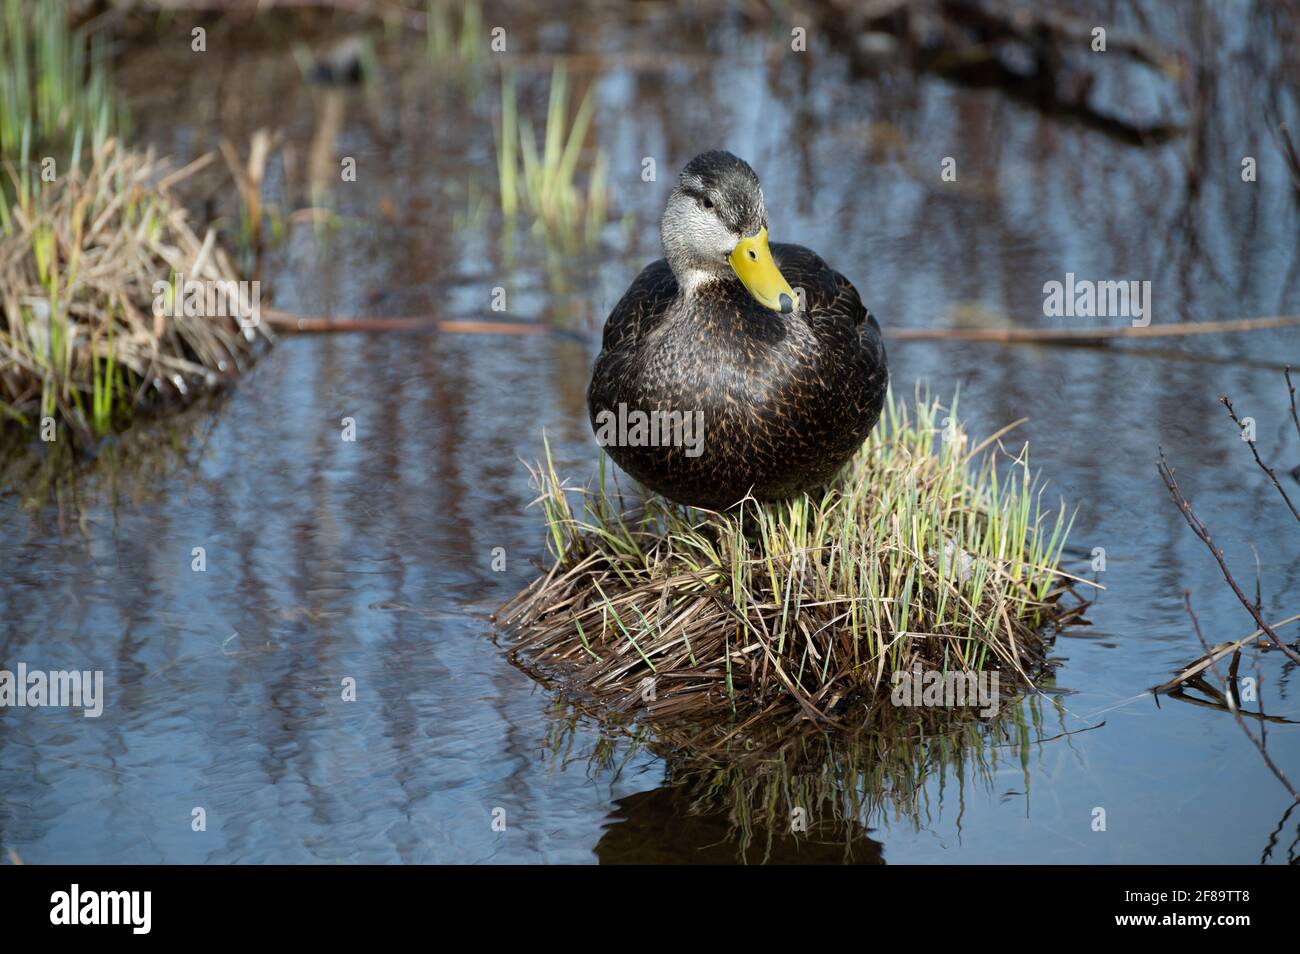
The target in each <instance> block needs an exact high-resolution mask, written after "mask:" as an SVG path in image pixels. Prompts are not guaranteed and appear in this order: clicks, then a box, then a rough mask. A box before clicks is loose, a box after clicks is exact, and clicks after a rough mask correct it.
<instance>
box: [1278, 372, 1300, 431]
mask: <svg viewBox="0 0 1300 954" xmlns="http://www.w3.org/2000/svg"><path fill="white" fill-rule="evenodd" d="M1282 373H1283V374H1284V375H1286V389H1287V393H1288V395H1289V396H1290V398H1291V422H1292V423H1293V424H1295V432H1296V433H1297V434H1300V416H1297V415H1296V410H1295V384H1294V383H1293V382H1292V381H1291V365H1289V364H1288V365H1287V366H1286V370H1285V371H1283V372H1282Z"/></svg>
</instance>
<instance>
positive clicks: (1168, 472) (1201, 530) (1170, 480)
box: [1157, 448, 1300, 665]
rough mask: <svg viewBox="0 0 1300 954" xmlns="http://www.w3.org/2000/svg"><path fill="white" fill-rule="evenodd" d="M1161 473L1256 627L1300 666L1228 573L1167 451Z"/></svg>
mask: <svg viewBox="0 0 1300 954" xmlns="http://www.w3.org/2000/svg"><path fill="white" fill-rule="evenodd" d="M1157 470H1159V471H1160V477H1161V479H1162V480H1164V482H1165V486H1166V487H1167V488H1168V489H1169V494H1170V496H1172V497H1173V498H1174V502H1175V503H1176V504H1178V509H1179V511H1180V512H1181V513H1182V515H1183V519H1184V520H1186V521H1187V525H1188V526H1189V527H1191V528H1192V532H1193V533H1195V534H1196V535H1197V536H1198V537H1200V538H1201V542H1202V543H1204V544H1205V545H1206V546H1207V547H1208V548H1209V550H1210V553H1211V554H1213V555H1214V559H1215V560H1216V561H1217V562H1218V564H1219V569H1220V570H1222V571H1223V578H1224V579H1225V580H1227V581H1228V585H1229V586H1230V587H1232V592H1233V593H1235V594H1237V599H1238V600H1240V601H1241V605H1242V606H1244V607H1246V609H1247V610H1248V611H1249V613H1250V615H1251V616H1253V617H1254V618H1255V625H1256V626H1258V627H1259V628H1260V630H1261V631H1263V633H1264V635H1265V636H1267V637H1268V638H1269V639H1270V640H1271V641H1272V643H1273V645H1274V646H1276V647H1277V648H1278V649H1280V650H1282V652H1283V653H1284V654H1286V657H1287V658H1288V659H1290V660H1291V661H1292V662H1294V663H1296V664H1297V665H1300V654H1297V653H1296V651H1295V650H1293V649H1292V648H1291V647H1290V646H1288V645H1287V644H1286V643H1284V642H1282V639H1281V637H1279V636H1278V634H1277V633H1276V632H1275V631H1274V629H1273V627H1272V626H1269V625H1268V623H1266V622H1264V617H1263V616H1262V615H1261V614H1260V611H1259V609H1258V608H1257V607H1256V606H1255V604H1253V603H1252V602H1251V601H1250V600H1249V599H1247V598H1246V594H1245V593H1243V592H1242V591H1241V587H1240V586H1238V585H1237V581H1236V579H1234V578H1233V576H1232V571H1231V570H1229V569H1228V564H1227V561H1226V560H1224V558H1223V551H1222V550H1220V549H1219V548H1218V547H1217V546H1215V544H1214V540H1213V538H1211V536H1210V532H1209V530H1208V529H1206V526H1205V524H1204V523H1202V522H1201V518H1200V517H1198V516H1197V515H1196V513H1195V511H1193V510H1192V505H1191V503H1189V502H1188V500H1187V498H1186V497H1184V496H1183V492H1182V491H1181V490H1180V489H1179V487H1178V481H1177V480H1175V479H1174V470H1173V468H1172V467H1170V466H1169V462H1168V461H1167V460H1165V451H1164V448H1161V449H1160V462H1159V464H1157Z"/></svg>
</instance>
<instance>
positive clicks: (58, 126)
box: [0, 0, 126, 160]
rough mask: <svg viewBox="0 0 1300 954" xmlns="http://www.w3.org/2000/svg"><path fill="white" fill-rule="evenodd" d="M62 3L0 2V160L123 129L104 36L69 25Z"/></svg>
mask: <svg viewBox="0 0 1300 954" xmlns="http://www.w3.org/2000/svg"><path fill="white" fill-rule="evenodd" d="M67 13H68V11H67V4H66V3H64V2H63V0H41V2H31V0H3V7H0V159H9V160H12V159H14V157H16V156H18V155H19V153H20V152H22V153H24V154H31V150H35V149H38V148H39V149H47V148H51V149H58V148H60V147H68V146H71V145H72V144H73V140H74V139H77V138H78V137H81V136H84V135H87V134H88V135H89V137H90V140H91V143H92V144H93V145H98V144H100V143H102V142H103V141H104V140H105V139H106V138H107V137H108V136H109V135H111V134H113V133H115V132H120V131H121V130H122V129H124V128H125V126H126V112H125V108H124V107H123V106H121V105H120V104H118V103H117V101H116V99H115V97H114V94H113V89H112V83H111V78H110V74H109V68H108V57H107V55H106V52H105V46H104V40H103V37H102V36H101V35H100V34H98V33H90V34H88V33H87V32H86V31H84V30H69V29H68V25H67V23H68V20H67Z"/></svg>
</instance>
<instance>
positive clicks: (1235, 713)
mask: <svg viewBox="0 0 1300 954" xmlns="http://www.w3.org/2000/svg"><path fill="white" fill-rule="evenodd" d="M1183 605H1184V606H1186V607H1187V615H1188V616H1190V617H1191V618H1192V628H1193V629H1195V630H1196V638H1197V639H1199V640H1200V641H1201V645H1202V646H1204V647H1205V652H1206V654H1207V655H1211V656H1212V655H1213V654H1212V653H1211V651H1210V644H1209V642H1208V641H1206V639H1205V634H1204V633H1202V632H1201V621H1200V619H1198V618H1197V616H1196V611H1195V610H1194V609H1192V594H1191V592H1190V591H1189V592H1185V593H1183ZM1210 667H1211V668H1212V669H1213V670H1214V674H1215V675H1216V676H1218V677H1219V678H1220V679H1223V674H1222V673H1220V672H1219V664H1218V662H1216V661H1214V660H1213V659H1211V662H1210ZM1224 686H1225V687H1228V686H1229V684H1228V683H1227V682H1224ZM1228 691H1229V693H1231V696H1230V698H1232V699H1234V700H1235V699H1236V698H1237V694H1236V690H1235V688H1232V687H1229V688H1228ZM1228 711H1230V712H1231V713H1232V717H1233V718H1234V719H1236V720H1237V725H1239V726H1241V731H1242V732H1245V733H1246V738H1248V739H1250V742H1251V744H1252V745H1254V746H1255V748H1256V749H1258V750H1259V754H1260V756H1261V757H1262V758H1263V759H1264V764H1265V765H1267V766H1268V768H1269V771H1271V772H1272V773H1273V774H1274V775H1275V776H1277V780H1278V781H1279V782H1281V783H1282V784H1283V785H1284V786H1286V790H1287V791H1288V792H1290V793H1291V797H1292V798H1294V799H1295V800H1296V801H1300V792H1297V791H1296V790H1295V786H1294V785H1292V784H1291V781H1290V779H1288V778H1287V777H1286V773H1284V772H1283V771H1282V770H1281V769H1280V768H1278V767H1277V764H1276V763H1275V762H1274V761H1273V759H1272V757H1271V756H1269V754H1268V749H1267V748H1265V747H1264V745H1263V743H1262V742H1260V741H1259V739H1257V738H1255V734H1254V733H1253V732H1251V731H1250V728H1249V726H1247V725H1246V720H1245V719H1243V718H1242V717H1241V712H1240V711H1239V710H1238V709H1237V707H1236V705H1231V706H1229V707H1228Z"/></svg>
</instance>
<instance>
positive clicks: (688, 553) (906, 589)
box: [500, 394, 1077, 723]
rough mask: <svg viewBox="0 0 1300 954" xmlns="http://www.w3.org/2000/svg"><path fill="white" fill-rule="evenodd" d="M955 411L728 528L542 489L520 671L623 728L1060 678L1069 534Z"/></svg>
mask: <svg viewBox="0 0 1300 954" xmlns="http://www.w3.org/2000/svg"><path fill="white" fill-rule="evenodd" d="M955 422H956V410H955V407H954V408H952V409H946V408H944V407H943V406H942V405H941V404H940V403H939V402H938V401H935V400H930V399H924V398H920V397H918V400H917V402H916V404H915V409H914V410H912V411H909V409H908V408H907V407H906V406H905V405H903V404H902V403H901V402H899V401H897V400H896V399H895V398H894V397H893V395H892V394H891V395H890V397H889V400H888V402H887V404H886V407H885V411H884V414H883V415H882V418H881V422H880V424H879V425H878V426H877V427H876V430H875V431H874V432H873V433H872V435H871V437H870V438H869V439H868V440H867V441H866V443H865V444H864V445H863V447H862V448H861V450H860V451H859V452H858V454H857V455H856V456H855V457H854V459H853V460H852V461H851V462H850V463H849V464H848V465H847V466H846V467H845V468H844V469H843V471H842V472H841V474H840V475H839V476H838V477H837V478H836V480H835V481H833V482H832V484H831V486H829V487H827V488H826V489H825V490H824V491H823V492H821V493H818V494H816V495H812V496H810V495H806V494H805V495H804V496H802V497H800V498H798V499H795V500H791V501H787V502H782V503H775V504H759V503H757V502H755V501H753V500H747V501H745V502H743V504H741V505H739V506H738V507H736V508H733V509H732V510H731V511H728V512H726V513H713V512H707V511H700V510H694V509H688V508H681V507H678V506H676V505H673V504H671V503H669V502H667V501H664V500H663V499H661V498H659V497H656V496H650V497H647V498H645V499H644V500H643V501H641V502H639V503H635V504H632V503H627V502H626V501H625V500H624V498H622V496H621V495H620V494H619V493H618V492H617V490H616V489H615V488H613V487H612V483H611V482H607V480H606V476H605V470H604V466H603V462H602V467H601V472H600V481H599V484H598V486H597V487H595V488H594V489H589V490H586V491H583V492H580V493H578V494H577V496H580V497H581V503H580V504H576V503H575V501H574V500H572V499H571V498H572V497H573V496H574V495H575V492H573V491H570V490H569V489H568V488H566V487H565V485H564V483H563V481H562V480H561V479H560V477H559V475H558V474H557V473H556V471H555V468H554V465H553V463H552V462H551V459H550V452H549V447H548V450H547V461H546V464H545V466H539V467H538V468H536V469H535V471H534V479H535V480H536V482H537V485H538V487H539V490H540V497H539V501H540V503H541V505H542V507H543V510H544V512H545V516H546V522H547V526H548V529H549V532H550V542H549V549H550V551H551V556H552V558H553V563H552V565H551V567H550V569H549V571H548V572H546V573H545V575H544V576H542V577H540V578H539V579H538V580H536V581H535V582H534V583H533V584H532V585H531V586H529V587H528V588H527V589H526V590H525V591H524V592H522V593H520V594H519V595H518V596H516V597H515V598H514V600H512V601H511V602H510V603H509V604H507V605H506V606H505V607H504V608H503V610H502V613H501V614H500V620H501V622H502V623H503V625H504V626H505V628H506V629H507V631H509V632H510V633H512V634H513V635H514V637H515V638H516V639H517V643H516V650H515V651H516V655H517V658H519V660H520V661H521V662H522V663H523V664H524V665H525V666H527V667H529V668H530V669H532V670H533V671H534V672H537V673H539V674H541V675H544V676H548V677H555V678H559V679H561V680H562V681H563V682H564V683H565V684H566V685H567V686H568V687H569V688H570V689H571V690H572V691H574V692H575V693H577V694H578V695H580V696H583V697H586V698H588V699H594V700H597V701H599V702H600V703H601V704H602V705H604V706H607V707H608V708H610V709H612V710H614V711H621V712H636V711H639V712H643V713H645V714H646V715H648V716H650V717H652V718H655V719H662V718H667V717H672V716H678V715H681V716H687V717H691V716H696V715H699V714H702V713H715V714H716V713H726V712H730V713H733V714H735V715H737V716H741V717H744V718H749V717H750V716H753V715H756V714H789V715H794V716H799V715H803V716H805V717H808V718H812V719H814V720H818V721H823V722H831V723H835V722H840V721H841V720H847V719H849V718H850V717H852V716H853V715H854V714H856V715H863V714H864V713H866V712H867V711H868V710H870V709H871V708H872V707H874V706H877V705H878V704H880V703H881V702H882V701H883V702H885V703H888V701H889V697H890V691H891V689H892V686H893V677H894V674H895V673H900V672H904V671H912V670H913V668H914V667H918V666H919V667H920V668H921V669H922V670H935V671H941V672H945V673H947V672H963V673H966V672H976V671H982V670H996V671H998V672H999V674H1000V678H999V685H1000V686H1002V687H1003V689H1004V690H1010V691H1011V692H1014V691H1015V690H1016V689H1017V688H1026V687H1029V686H1030V685H1032V682H1033V679H1034V677H1035V675H1036V674H1037V673H1040V672H1042V671H1043V670H1044V668H1045V666H1046V653H1047V648H1048V644H1047V637H1046V634H1045V631H1046V628H1047V627H1048V626H1049V624H1051V623H1053V622H1058V623H1059V622H1062V621H1063V620H1064V618H1066V616H1067V615H1068V614H1073V613H1075V612H1077V610H1076V609H1071V610H1068V611H1067V610H1065V609H1064V608H1063V607H1062V606H1061V605H1060V598H1061V596H1062V595H1063V594H1064V593H1066V592H1067V591H1068V590H1069V588H1070V579H1069V578H1068V577H1067V576H1066V575H1065V574H1063V573H1062V572H1061V571H1060V569H1059V562H1060V557H1061V551H1062V548H1063V546H1064V544H1065V539H1066V535H1067V533H1068V531H1069V520H1068V518H1067V515H1066V512H1065V508H1064V504H1062V505H1061V506H1060V507H1059V508H1058V509H1055V510H1047V509H1044V508H1043V506H1042V501H1041V497H1042V488H1041V485H1040V484H1039V482H1038V480H1037V479H1036V478H1035V476H1034V475H1033V474H1032V473H1031V471H1030V468H1029V461H1028V449H1027V447H1026V448H1024V449H1022V450H1021V451H1020V453H1019V454H1017V455H1016V456H1014V457H1008V456H1007V455H1006V454H1005V452H1003V451H1002V450H1001V444H1000V442H999V441H998V438H999V437H1000V436H1001V434H1002V433H1005V431H1006V430H1007V429H1004V430H1003V431H1002V432H999V433H998V434H995V435H993V437H991V438H989V439H987V440H985V441H982V442H980V443H978V444H975V445H973V446H972V444H971V442H970V440H969V439H968V438H967V436H966V434H965V432H964V431H963V430H962V429H961V427H960V425H958V424H956V423H955Z"/></svg>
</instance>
